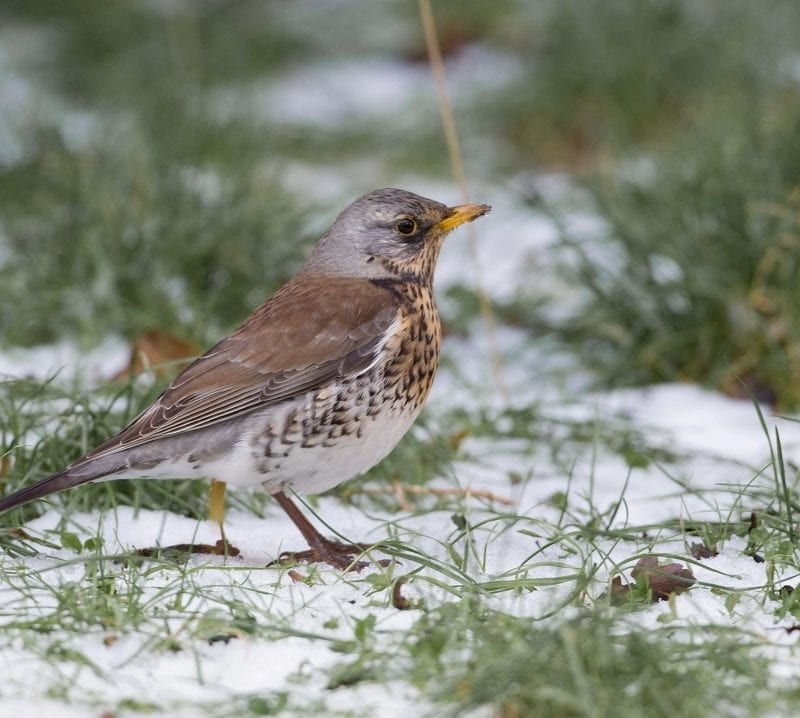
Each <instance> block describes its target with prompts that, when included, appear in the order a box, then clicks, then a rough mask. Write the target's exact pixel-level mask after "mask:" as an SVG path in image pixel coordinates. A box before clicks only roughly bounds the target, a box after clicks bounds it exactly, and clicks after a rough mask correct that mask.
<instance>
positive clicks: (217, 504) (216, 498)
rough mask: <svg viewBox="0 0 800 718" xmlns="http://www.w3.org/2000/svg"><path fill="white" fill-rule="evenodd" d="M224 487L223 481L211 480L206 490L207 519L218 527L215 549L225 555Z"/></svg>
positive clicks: (226, 545)
mask: <svg viewBox="0 0 800 718" xmlns="http://www.w3.org/2000/svg"><path fill="white" fill-rule="evenodd" d="M225 487H226V484H225V482H224V481H217V480H216V479H212V480H211V487H210V488H209V490H208V504H207V505H208V518H210V519H211V520H212V521H215V522H216V524H217V526H219V535H220V540H219V541H217V548H218V549H219V553H220V554H225V553H227V551H228V547H229V544H228V541H227V540H226V538H225ZM237 553H238V549H237Z"/></svg>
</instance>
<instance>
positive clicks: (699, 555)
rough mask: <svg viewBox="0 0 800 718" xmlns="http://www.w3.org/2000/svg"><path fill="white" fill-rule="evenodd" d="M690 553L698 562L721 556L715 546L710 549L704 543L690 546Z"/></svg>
mask: <svg viewBox="0 0 800 718" xmlns="http://www.w3.org/2000/svg"><path fill="white" fill-rule="evenodd" d="M689 553H691V554H692V557H693V558H696V559H697V560H698V561H700V560H701V559H704V558H714V556H718V555H719V551H717V549H716V547H715V546H712V547H710V548H709V547H708V546H706V545H705V544H704V543H693V544H691V545H690V546H689Z"/></svg>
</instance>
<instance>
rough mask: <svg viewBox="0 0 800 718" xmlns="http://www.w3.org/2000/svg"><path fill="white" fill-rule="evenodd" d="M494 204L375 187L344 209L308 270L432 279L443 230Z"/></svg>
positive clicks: (349, 275)
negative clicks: (455, 201) (449, 202)
mask: <svg viewBox="0 0 800 718" xmlns="http://www.w3.org/2000/svg"><path fill="white" fill-rule="evenodd" d="M490 209H491V207H489V206H488V205H485V204H464V205H459V206H456V207H448V206H447V205H444V204H442V203H441V202H436V201H434V200H432V199H427V198H425V197H420V196H419V195H417V194H414V193H412V192H407V191H406V190H402V189H379V190H375V191H374V192H370V193H369V194H365V195H363V196H362V197H359V198H358V199H357V200H356V201H355V202H353V203H352V204H350V205H349V206H348V207H346V208H345V209H344V210H343V211H342V213H341V214H340V215H339V216H338V217H337V219H336V221H335V222H334V223H333V226H332V227H331V228H330V229H329V230H328V232H327V233H326V234H325V236H324V237H323V238H322V240H320V243H319V244H318V245H317V247H316V248H315V250H314V252H313V253H312V255H311V257H310V258H309V260H308V262H307V263H306V266H305V270H306V271H312V272H317V273H322V274H332V275H337V276H348V277H363V278H369V279H373V278H374V279H377V278H394V277H398V278H402V277H414V278H417V279H418V280H420V281H424V282H430V281H431V280H432V278H433V270H434V267H435V265H436V260H437V258H438V257H439V250H440V249H441V246H442V241H443V240H444V237H445V235H447V234H448V232H450V231H452V230H453V229H455V228H456V227H458V226H459V225H461V224H464V223H465V222H471V221H472V220H473V219H477V218H478V217H481V216H483V215H484V214H486V213H487V212H488V211H489V210H490Z"/></svg>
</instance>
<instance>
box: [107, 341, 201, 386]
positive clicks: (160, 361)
mask: <svg viewBox="0 0 800 718" xmlns="http://www.w3.org/2000/svg"><path fill="white" fill-rule="evenodd" d="M197 354H198V349H197V347H196V346H195V345H194V344H192V343H191V342H187V341H185V340H183V339H179V338H178V337H175V336H173V335H172V334H168V333H167V332H164V331H161V330H160V329H153V330H151V331H149V332H145V333H144V334H142V335H141V336H140V337H138V338H137V339H135V340H134V342H133V346H132V348H131V358H130V361H129V362H128V366H127V367H125V368H124V369H122V370H121V371H119V372H117V373H116V374H115V375H114V376H113V377H112V380H120V379H127V378H128V377H131V376H135V375H136V374H141V373H142V372H143V371H147V370H150V369H152V370H153V371H155V372H156V374H158V375H159V376H166V375H168V374H175V373H177V372H178V371H179V370H180V369H182V368H183V367H185V366H186V365H187V364H188V363H189V361H191V359H192V358H194V357H196V356H197ZM181 359H185V360H186V361H179V360H181Z"/></svg>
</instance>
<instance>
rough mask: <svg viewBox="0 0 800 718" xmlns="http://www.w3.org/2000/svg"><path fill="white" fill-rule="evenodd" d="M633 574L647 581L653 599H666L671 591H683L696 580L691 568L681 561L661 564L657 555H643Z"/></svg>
mask: <svg viewBox="0 0 800 718" xmlns="http://www.w3.org/2000/svg"><path fill="white" fill-rule="evenodd" d="M631 576H632V577H633V578H634V579H636V580H638V579H639V578H642V579H643V580H644V581H645V582H646V584H647V587H648V588H649V589H650V591H651V593H652V595H653V601H665V600H666V599H667V598H668V597H669V595H670V594H671V593H674V594H679V593H683V592H684V591H685V590H686V589H687V588H689V587H690V586H691V585H692V584H693V583H695V581H696V579H695V577H694V574H693V573H692V572H691V570H690V569H688V568H684V567H683V566H681V565H680V564H679V563H665V564H659V563H658V557H657V556H642V558H640V559H639V561H638V563H637V564H636V566H635V567H634V569H633V571H631Z"/></svg>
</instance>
